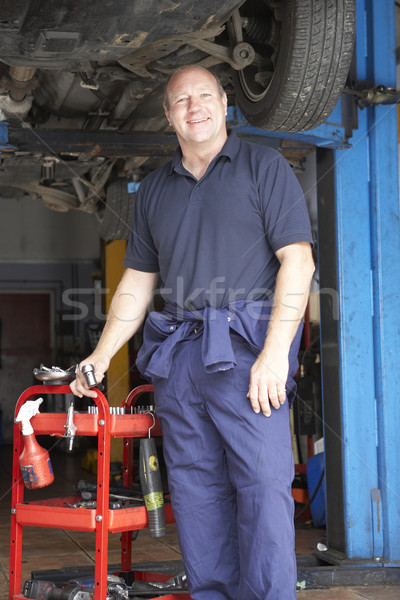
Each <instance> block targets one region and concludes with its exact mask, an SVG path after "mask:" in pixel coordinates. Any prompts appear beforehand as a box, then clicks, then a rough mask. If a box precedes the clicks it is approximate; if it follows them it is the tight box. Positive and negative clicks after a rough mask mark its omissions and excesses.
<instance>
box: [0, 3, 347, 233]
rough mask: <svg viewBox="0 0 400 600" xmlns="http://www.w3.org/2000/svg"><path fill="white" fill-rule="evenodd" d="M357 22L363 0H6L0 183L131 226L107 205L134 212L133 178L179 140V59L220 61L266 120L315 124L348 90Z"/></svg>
mask: <svg viewBox="0 0 400 600" xmlns="http://www.w3.org/2000/svg"><path fill="white" fill-rule="evenodd" d="M354 33H355V0H336V1H330V2H327V1H325V0H297V1H296V0H247V1H245V2H243V0H202V2H193V1H192V0H131V1H130V2H127V1H126V0H112V2H110V1H108V0H107V1H105V0H86V1H85V2H80V1H77V0H68V1H67V0H58V1H53V0H51V1H47V2H44V1H43V0H14V2H12V3H11V2H7V3H3V6H2V18H1V21H0V61H1V62H0V119H1V120H2V121H3V122H7V123H8V128H9V147H8V148H6V151H3V153H2V155H1V164H0V191H1V193H2V195H18V194H29V195H30V196H32V197H37V198H40V199H41V200H42V201H43V202H44V203H45V205H46V206H48V207H49V208H52V209H55V210H60V211H65V210H70V209H77V210H83V211H86V212H90V213H93V214H95V215H96V217H97V219H98V221H99V227H100V233H101V235H102V237H105V238H106V239H117V238H123V237H126V231H125V230H124V228H123V227H122V228H121V227H120V228H118V227H117V229H116V230H115V223H114V225H113V226H112V227H111V229H112V231H111V230H110V223H109V220H110V219H109V217H110V216H107V214H106V213H107V208H109V209H110V210H111V211H114V212H115V211H120V207H121V206H122V205H124V204H129V210H128V209H126V211H127V212H126V214H124V217H123V218H124V219H129V215H130V213H131V208H132V204H133V202H132V199H133V198H134V192H132V190H133V189H134V188H131V193H129V192H128V191H127V190H126V184H127V182H128V183H129V182H130V183H132V184H135V183H138V182H140V180H141V179H142V178H143V176H144V175H145V174H146V173H148V172H149V171H151V170H153V169H154V168H156V167H158V166H160V165H161V164H163V162H165V161H166V160H167V159H168V158H169V157H170V156H171V154H172V152H173V149H174V147H175V146H176V139H175V138H174V136H173V135H172V132H171V131H170V130H169V128H168V126H167V125H168V124H167V121H166V119H165V116H164V110H163V106H162V97H163V91H164V86H165V83H166V81H167V79H168V77H169V76H170V74H171V73H173V72H174V70H175V69H176V68H178V67H180V66H182V65H188V64H196V65H200V66H204V67H206V68H210V69H211V70H213V71H214V72H215V73H216V74H218V76H219V77H220V79H221V82H222V84H223V86H224V88H225V89H226V91H227V94H228V100H229V103H230V104H231V105H237V106H239V108H240V109H241V111H242V113H243V115H244V116H245V118H246V119H247V120H248V121H249V123H251V124H252V125H254V126H256V127H259V128H261V129H266V130H271V131H278V132H279V131H286V132H287V131H304V130H309V129H312V128H314V127H316V126H317V125H319V124H320V123H322V122H323V121H324V120H325V119H326V118H327V116H328V115H329V114H330V112H331V111H332V109H333V108H334V106H335V104H336V103H337V101H338V99H339V97H340V95H341V93H342V90H343V87H344V85H345V81H346V77H347V72H348V70H349V66H350V61H351V57H352V51H353V43H354ZM117 205H118V207H119V208H118V207H117ZM111 216H112V215H111ZM114 216H115V215H114ZM118 219H119V220H121V216H119V217H118ZM118 219H117V220H118Z"/></svg>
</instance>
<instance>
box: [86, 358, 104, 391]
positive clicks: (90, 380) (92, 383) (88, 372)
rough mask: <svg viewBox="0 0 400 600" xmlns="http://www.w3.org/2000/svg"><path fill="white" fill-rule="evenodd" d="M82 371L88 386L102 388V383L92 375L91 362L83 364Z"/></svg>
mask: <svg viewBox="0 0 400 600" xmlns="http://www.w3.org/2000/svg"><path fill="white" fill-rule="evenodd" d="M82 373H83V374H84V376H85V379H86V383H87V384H88V387H90V388H92V387H97V388H98V389H99V390H100V391H103V390H104V385H103V384H102V383H97V381H96V377H95V376H94V366H93V365H91V364H88V365H83V367H82Z"/></svg>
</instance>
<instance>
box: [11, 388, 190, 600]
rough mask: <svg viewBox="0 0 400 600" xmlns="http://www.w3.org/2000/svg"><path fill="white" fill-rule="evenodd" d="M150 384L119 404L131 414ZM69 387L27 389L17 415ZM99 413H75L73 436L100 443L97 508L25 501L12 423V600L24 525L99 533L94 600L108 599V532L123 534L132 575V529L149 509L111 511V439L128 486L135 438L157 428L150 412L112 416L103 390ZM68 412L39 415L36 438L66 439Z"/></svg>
mask: <svg viewBox="0 0 400 600" xmlns="http://www.w3.org/2000/svg"><path fill="white" fill-rule="evenodd" d="M152 389H153V387H152V386H151V385H143V386H139V387H138V388H136V389H134V390H133V391H132V392H131V393H130V394H129V396H128V397H127V398H126V400H124V401H123V402H122V404H121V406H122V407H124V408H125V410H126V411H127V410H130V408H131V406H132V407H133V406H134V404H135V403H136V401H137V399H138V397H139V396H140V395H141V394H143V393H145V392H150V391H152ZM70 393H71V390H70V388H69V386H68V385H61V386H60V385H37V386H33V387H30V388H28V389H27V390H25V392H23V394H22V395H21V397H20V398H19V400H18V402H17V405H16V411H15V414H16V415H17V414H18V411H19V409H20V408H21V406H22V405H23V404H24V403H25V402H26V401H28V400H33V399H35V398H37V397H38V396H43V395H48V394H70ZM94 402H95V403H96V405H97V409H98V412H97V413H96V414H90V413H75V414H74V424H75V426H76V427H77V429H76V432H75V435H81V436H95V437H97V444H98V466H97V504H96V508H95V509H89V508H73V509H72V508H69V507H68V506H66V505H65V502H69V503H70V504H73V503H74V501H76V498H75V497H72V498H71V497H68V498H55V499H48V500H42V501H34V502H29V503H25V502H24V483H23V479H22V475H21V471H20V467H19V460H18V459H19V456H20V454H21V452H22V449H23V437H22V433H21V430H20V427H19V425H18V424H15V425H14V447H13V482H12V508H11V513H12V516H11V542H10V588H9V600H17V599H18V600H20V599H22V598H24V596H23V594H21V560H22V535H23V528H24V527H26V526H31V527H32V526H34V527H53V528H57V529H69V530H78V531H92V532H94V533H95V536H96V538H95V557H96V558H95V581H94V589H95V591H94V600H106V597H107V572H108V534H109V533H114V532H121V534H122V535H121V571H122V572H129V571H131V554H132V531H135V530H138V529H144V528H146V527H148V518H147V510H146V508H145V506H139V507H131V508H120V509H118V510H111V509H110V508H109V486H110V440H111V437H116V438H123V439H124V442H123V443H124V446H123V447H124V454H123V483H124V485H125V486H128V487H129V486H130V485H131V484H132V480H133V474H132V466H133V438H135V437H137V438H138V437H145V436H147V434H148V431H149V429H150V428H152V426H153V423H154V422H153V416H152V415H151V414H129V413H127V412H125V414H110V408H109V404H108V401H107V399H106V397H105V396H104V394H103V393H102V392H101V391H99V390H98V391H97V398H95V399H94ZM66 420H67V413H40V414H37V415H35V416H34V417H33V418H32V420H31V424H32V426H33V429H34V432H35V434H36V435H49V434H56V435H63V434H64V433H65V423H66ZM151 432H152V435H161V428H160V425H159V423H158V422H157V420H156V421H155V425H154V427H153V428H152V429H151ZM165 521H166V523H173V522H174V517H173V513H172V509H171V505H170V504H168V503H166V504H165ZM135 578H136V579H137V580H141V581H150V580H153V581H154V580H158V581H166V580H167V579H169V578H170V575H165V574H155V573H145V572H142V573H135ZM163 598H164V600H175V599H176V600H190V596H189V595H188V594H187V593H183V594H182V593H179V594H168V595H165V593H164V595H163Z"/></svg>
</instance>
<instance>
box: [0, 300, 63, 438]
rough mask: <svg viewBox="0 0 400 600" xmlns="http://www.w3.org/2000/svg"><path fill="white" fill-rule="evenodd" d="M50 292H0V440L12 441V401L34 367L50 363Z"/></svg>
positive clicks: (26, 384) (30, 378)
mask: <svg viewBox="0 0 400 600" xmlns="http://www.w3.org/2000/svg"><path fill="white" fill-rule="evenodd" d="M52 323H53V296H52V292H50V291H40V292H35V291H27V292H26V291H21V292H19V291H10V292H1V293H0V408H1V411H2V432H1V433H2V440H3V443H11V442H12V434H13V428H12V423H13V419H14V410H15V404H16V402H17V400H18V397H19V396H20V394H21V393H22V392H23V391H24V389H26V388H27V387H29V386H30V385H33V384H34V383H38V382H37V381H36V380H35V379H34V377H33V374H32V371H33V369H34V367H38V366H39V365H40V363H41V362H43V363H44V364H45V365H46V366H51V361H52V349H53V330H54V328H53V326H52Z"/></svg>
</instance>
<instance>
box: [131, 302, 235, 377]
mask: <svg viewBox="0 0 400 600" xmlns="http://www.w3.org/2000/svg"><path fill="white" fill-rule="evenodd" d="M229 320H230V317H229V312H228V310H227V309H226V308H225V309H213V308H209V307H207V308H205V309H203V310H196V312H195V313H192V312H190V311H181V310H180V311H179V316H178V312H176V315H175V316H174V315H173V312H172V311H171V309H167V312H165V313H157V312H152V313H150V314H149V316H148V317H147V320H146V323H145V326H144V330H143V345H142V347H141V348H140V350H139V353H138V356H137V360H136V366H137V368H138V369H139V371H140V372H141V373H142V375H144V376H145V377H147V378H148V379H152V377H164V378H166V377H168V376H169V373H170V370H171V364H172V360H173V355H174V348H175V346H176V344H178V343H179V342H182V341H183V340H186V339H189V337H191V336H192V335H193V333H194V330H195V328H196V326H198V325H199V323H200V324H201V325H202V326H203V338H202V358H203V364H204V368H205V369H206V371H208V372H216V371H226V370H227V369H232V367H235V366H236V364H237V363H236V360H235V355H234V352H233V350H232V344H231V340H230V335H229Z"/></svg>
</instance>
